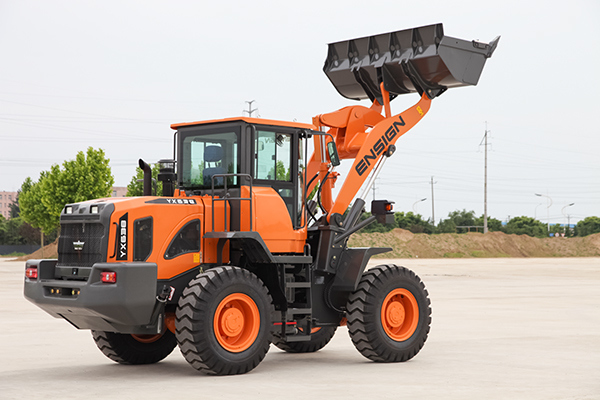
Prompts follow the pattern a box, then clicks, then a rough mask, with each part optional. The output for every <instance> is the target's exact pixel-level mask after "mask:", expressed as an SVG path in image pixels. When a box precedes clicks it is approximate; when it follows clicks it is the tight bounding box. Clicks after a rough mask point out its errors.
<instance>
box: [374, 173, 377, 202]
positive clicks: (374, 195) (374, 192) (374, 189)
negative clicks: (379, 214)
mask: <svg viewBox="0 0 600 400" xmlns="http://www.w3.org/2000/svg"><path fill="white" fill-rule="evenodd" d="M375 180H377V178H376V179H375ZM373 201H375V181H373Z"/></svg>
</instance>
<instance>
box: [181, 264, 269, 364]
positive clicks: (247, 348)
mask: <svg viewBox="0 0 600 400" xmlns="http://www.w3.org/2000/svg"><path fill="white" fill-rule="evenodd" d="M271 303H272V301H271V296H270V295H269V293H268V291H267V288H266V287H265V285H264V284H263V283H262V281H261V280H260V279H259V278H258V277H257V276H256V275H254V274H253V273H251V272H250V271H248V270H245V269H242V268H238V267H230V266H223V267H217V268H212V269H210V270H208V271H206V272H204V273H201V274H198V276H196V278H195V279H193V280H192V281H191V282H190V283H189V284H188V287H187V288H186V289H185V290H184V291H183V293H182V296H181V298H180V299H179V305H178V307H177V312H176V314H175V315H176V321H175V327H176V337H177V342H178V343H179V348H180V350H181V353H182V354H183V356H184V357H185V359H186V360H187V362H189V363H190V365H191V366H192V367H194V368H195V369H197V370H202V371H205V372H207V373H210V374H215V375H234V374H243V373H246V372H248V371H250V370H252V369H254V368H256V366H257V365H258V364H259V363H260V362H261V361H262V360H263V358H264V357H265V355H266V354H267V352H268V351H269V345H270V343H271V325H272V323H271V314H272V313H273V305H272V304H271Z"/></svg>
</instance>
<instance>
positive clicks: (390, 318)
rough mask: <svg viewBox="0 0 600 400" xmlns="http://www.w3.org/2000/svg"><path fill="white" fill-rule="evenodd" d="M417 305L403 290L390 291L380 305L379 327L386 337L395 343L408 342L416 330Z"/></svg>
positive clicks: (410, 295) (411, 295) (409, 294)
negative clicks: (380, 326)
mask: <svg viewBox="0 0 600 400" xmlns="http://www.w3.org/2000/svg"><path fill="white" fill-rule="evenodd" d="M418 323H419V305H418V304H417V300H416V299H415V296H413V294H412V293H411V292H410V291H409V290H407V289H404V288H398V289H394V290H392V291H390V292H389V293H388V295H387V296H386V297H385V299H384V300H383V303H382V305H381V325H382V327H383V330H384V332H385V333H386V335H387V336H388V337H389V338H390V339H392V340H394V341H396V342H402V341H405V340H408V339H409V338H410V337H411V336H412V334H413V333H415V331H416V330H417V325H418Z"/></svg>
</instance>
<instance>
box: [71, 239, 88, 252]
mask: <svg viewBox="0 0 600 400" xmlns="http://www.w3.org/2000/svg"><path fill="white" fill-rule="evenodd" d="M84 244H85V242H82V241H81V240H78V241H76V242H73V250H75V251H81V250H83V245H84Z"/></svg>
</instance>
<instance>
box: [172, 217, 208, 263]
mask: <svg viewBox="0 0 600 400" xmlns="http://www.w3.org/2000/svg"><path fill="white" fill-rule="evenodd" d="M199 251H200V220H197V219H196V220H193V221H190V222H188V223H187V224H185V225H184V226H183V228H181V229H180V230H179V232H177V234H175V237H173V240H172V241H171V244H169V247H168V248H167V251H166V253H165V258H166V259H170V258H175V257H177V256H180V255H182V254H186V253H197V252H199Z"/></svg>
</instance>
